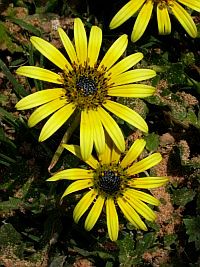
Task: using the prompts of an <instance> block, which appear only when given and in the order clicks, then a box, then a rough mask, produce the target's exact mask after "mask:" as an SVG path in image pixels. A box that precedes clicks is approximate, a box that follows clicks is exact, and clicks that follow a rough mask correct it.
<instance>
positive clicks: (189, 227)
mask: <svg viewBox="0 0 200 267" xmlns="http://www.w3.org/2000/svg"><path fill="white" fill-rule="evenodd" d="M183 222H184V224H185V227H186V233H187V235H188V236H189V239H188V241H189V242H195V246H196V249H197V250H200V216H197V217H193V218H190V219H183Z"/></svg>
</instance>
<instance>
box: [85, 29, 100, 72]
mask: <svg viewBox="0 0 200 267" xmlns="http://www.w3.org/2000/svg"><path fill="white" fill-rule="evenodd" d="M101 43H102V31H101V29H100V28H99V27H97V26H92V28H91V31H90V37H89V43H88V65H89V66H90V67H94V65H95V64H96V62H97V59H98V56H99V51H100V48H101Z"/></svg>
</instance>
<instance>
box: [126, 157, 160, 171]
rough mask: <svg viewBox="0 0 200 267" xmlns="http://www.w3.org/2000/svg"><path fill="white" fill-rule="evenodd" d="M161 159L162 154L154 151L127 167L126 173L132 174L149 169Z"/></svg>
mask: <svg viewBox="0 0 200 267" xmlns="http://www.w3.org/2000/svg"><path fill="white" fill-rule="evenodd" d="M161 160H162V156H161V154H160V153H154V154H152V155H150V156H148V157H146V158H145V159H142V160H140V161H138V162H136V163H134V164H133V165H132V166H131V167H130V168H128V169H127V174H128V175H134V174H138V173H141V172H143V171H146V170H148V169H150V168H151V167H153V166H155V165H157V164H158V163H159V162H160V161H161Z"/></svg>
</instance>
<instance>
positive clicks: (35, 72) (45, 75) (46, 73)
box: [16, 66, 63, 84]
mask: <svg viewBox="0 0 200 267" xmlns="http://www.w3.org/2000/svg"><path fill="white" fill-rule="evenodd" d="M16 73H17V74H18V75H22V76H26V77H29V78H33V79H37V80H42V81H46V82H51V83H56V84H63V79H62V77H61V76H60V75H58V74H56V73H54V72H52V71H50V70H46V69H42V68H39V67H34V66H23V67H19V68H18V69H17V70H16Z"/></svg>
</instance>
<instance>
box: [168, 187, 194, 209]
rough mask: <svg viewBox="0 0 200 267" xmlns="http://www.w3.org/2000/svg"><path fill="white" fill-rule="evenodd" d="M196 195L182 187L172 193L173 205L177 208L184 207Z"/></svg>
mask: <svg viewBox="0 0 200 267" xmlns="http://www.w3.org/2000/svg"><path fill="white" fill-rule="evenodd" d="M195 195H196V193H195V192H194V191H193V190H192V189H188V188H186V187H183V188H181V189H176V190H175V191H174V192H173V197H172V199H173V203H174V204H175V205H179V206H183V207H184V206H185V205H186V204H187V203H189V202H190V201H192V200H193V199H194V197H195Z"/></svg>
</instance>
